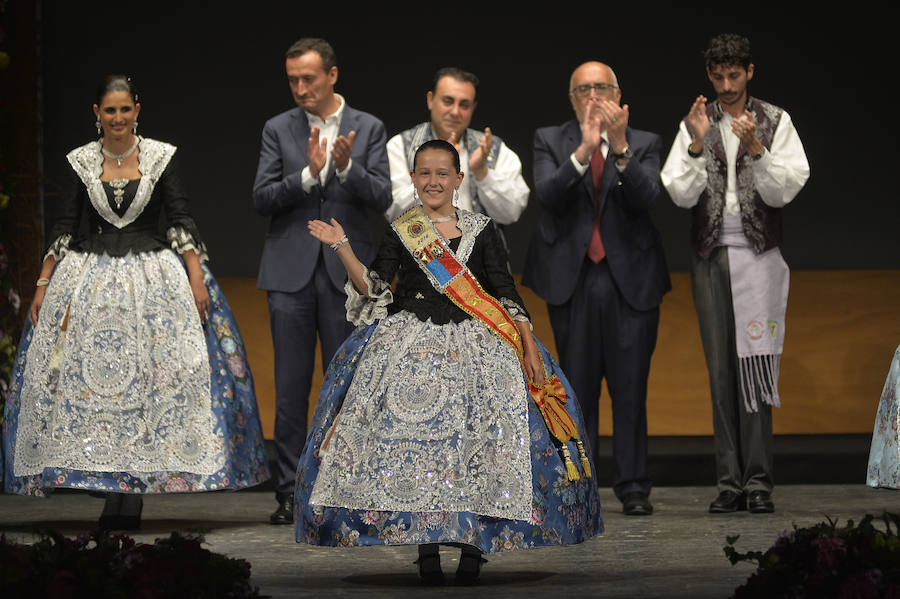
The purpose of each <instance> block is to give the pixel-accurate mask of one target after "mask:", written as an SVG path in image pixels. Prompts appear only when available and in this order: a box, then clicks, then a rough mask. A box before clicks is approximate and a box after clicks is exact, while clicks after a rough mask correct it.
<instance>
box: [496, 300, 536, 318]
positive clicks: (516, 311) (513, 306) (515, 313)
mask: <svg viewBox="0 0 900 599" xmlns="http://www.w3.org/2000/svg"><path fill="white" fill-rule="evenodd" d="M500 303H501V304H503V307H504V308H506V311H507V312H509V315H510V316H512V319H513V320H518V321H525V322H527V323H529V324H530V323H531V319H530V318H529V317H528V312H526V311H525V308H523V307H522V306H520V305H519V304H517V303H516V302H514V301H513V300H511V299H509V298H506V297H501V298H500Z"/></svg>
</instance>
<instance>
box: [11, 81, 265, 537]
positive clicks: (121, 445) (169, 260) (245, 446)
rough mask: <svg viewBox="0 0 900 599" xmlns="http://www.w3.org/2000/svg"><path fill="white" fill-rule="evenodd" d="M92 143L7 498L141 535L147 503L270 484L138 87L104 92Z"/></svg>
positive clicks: (230, 339)
mask: <svg viewBox="0 0 900 599" xmlns="http://www.w3.org/2000/svg"><path fill="white" fill-rule="evenodd" d="M93 108H94V114H95V115H96V117H97V122H96V127H97V133H98V135H100V136H101V137H100V139H99V140H98V141H92V142H90V143H88V144H85V145H83V146H81V147H79V148H76V149H74V150H72V151H71V152H70V153H69V154H68V155H67V156H66V159H67V161H68V166H69V167H70V172H71V175H72V185H71V190H70V192H69V193H68V194H67V195H65V196H64V197H63V198H62V200H61V204H60V205H59V206H58V210H57V215H58V216H57V218H56V220H55V221H54V223H53V226H52V228H51V229H50V234H49V237H48V240H49V241H50V244H49V249H48V251H47V253H46V255H45V258H44V263H43V268H42V269H41V273H40V278H39V279H38V280H37V289H36V291H35V296H34V303H33V304H32V306H31V315H30V316H31V318H30V322H29V323H27V324H26V330H25V332H24V333H23V335H22V341H21V343H20V345H19V353H18V357H17V360H16V365H15V370H14V373H13V384H12V386H11V392H10V397H9V401H8V402H7V404H6V410H5V415H4V416H5V417H4V421H3V449H4V460H5V466H6V467H5V473H4V489H5V490H6V491H7V492H14V493H21V494H25V495H45V494H47V493H48V491H50V490H52V489H54V488H56V487H71V488H78V489H87V490H90V491H93V492H95V493H101V494H102V493H104V492H105V494H106V504H105V506H104V509H103V515H102V516H101V518H100V524H101V526H102V527H105V528H115V529H132V528H138V527H139V525H140V514H141V506H142V500H141V497H142V495H143V494H145V493H163V492H188V491H208V490H218V489H238V488H242V487H247V486H250V485H255V484H257V483H259V482H262V481H263V480H265V479H267V478H268V469H267V464H266V458H265V451H264V445H263V437H262V432H261V428H260V424H259V416H258V412H257V406H256V397H255V393H254V388H253V379H252V376H251V374H250V369H249V367H248V364H247V358H246V353H245V351H244V347H243V342H242V341H241V337H240V334H239V333H238V329H237V324H236V322H235V320H234V317H233V316H232V314H231V310H230V309H229V307H228V304H227V303H226V301H225V296H224V295H223V294H222V290H221V289H220V288H219V286H218V284H217V283H216V281H215V279H214V278H213V276H212V274H211V273H210V272H209V270H208V269H207V268H206V267H205V266H204V265H203V263H204V262H205V261H206V259H207V256H206V247H205V246H204V244H203V242H202V241H201V239H200V235H199V233H198V232H197V227H196V225H195V224H194V221H193V219H192V218H191V216H190V214H189V212H188V199H187V197H186V195H185V193H184V190H183V188H182V186H181V184H180V181H179V179H178V174H177V171H176V165H175V160H174V155H175V151H176V148H175V146H172V145H170V144H167V143H164V142H161V141H156V140H153V139H149V138H144V137H140V136H138V135H137V124H138V123H137V118H138V114H139V113H140V110H141V104H140V103H138V94H137V91H136V90H135V86H134V84H133V83H132V81H131V79H129V78H127V77H124V76H121V75H112V76H109V77H107V78H106V79H104V81H103V82H102V83H101V85H100V87H99V89H98V91H97V103H96V104H94V107H93Z"/></svg>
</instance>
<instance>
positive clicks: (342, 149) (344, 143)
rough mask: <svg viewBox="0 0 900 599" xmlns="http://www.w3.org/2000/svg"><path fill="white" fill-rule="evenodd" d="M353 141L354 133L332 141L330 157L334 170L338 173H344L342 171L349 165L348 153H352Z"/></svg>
mask: <svg viewBox="0 0 900 599" xmlns="http://www.w3.org/2000/svg"><path fill="white" fill-rule="evenodd" d="M354 139H356V131H351V132H350V133H349V134H348V135H347V137H344V136H343V135H341V136H339V137H338V138H337V139H335V140H334V148H333V149H332V150H331V157H332V158H333V159H334V168H335V170H336V171H337V172H339V173H342V172H344V169H345V168H347V165H348V164H350V152H352V151H353V140H354Z"/></svg>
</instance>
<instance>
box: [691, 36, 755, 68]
mask: <svg viewBox="0 0 900 599" xmlns="http://www.w3.org/2000/svg"><path fill="white" fill-rule="evenodd" d="M703 58H704V59H706V69H707V70H709V69H712V68H713V67H717V66H719V65H733V66H741V67H744V69H745V70H746V69H747V68H748V67H749V66H750V63H751V62H752V61H751V60H750V40H748V39H747V38H745V37H743V36H741V35H737V34H734V33H722V34H720V35H717V36H715V37H714V38H712V39H711V40H709V45H708V46H707V47H706V50H705V51H704V52H703Z"/></svg>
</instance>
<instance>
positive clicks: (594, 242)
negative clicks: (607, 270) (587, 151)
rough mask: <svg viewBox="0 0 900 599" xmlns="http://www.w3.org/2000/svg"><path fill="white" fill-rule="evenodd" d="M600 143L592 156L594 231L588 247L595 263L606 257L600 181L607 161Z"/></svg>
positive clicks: (589, 254) (589, 255) (589, 256)
mask: <svg viewBox="0 0 900 599" xmlns="http://www.w3.org/2000/svg"><path fill="white" fill-rule="evenodd" d="M602 146H603V142H600V145H598V146H597V147H596V148H595V149H594V153H593V154H591V179H593V181H594V231H593V232H592V233H591V243H590V245H589V246H588V252H587V255H588V258H590V259H591V261H593V262H594V263H597V262H600V261H601V260H603V258H604V257H605V256H606V249H605V248H604V247H603V239H602V238H601V237H600V181H601V180H602V179H603V165H604V164H605V163H606V159H605V158H604V157H603V152H602V151H601V148H602Z"/></svg>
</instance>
